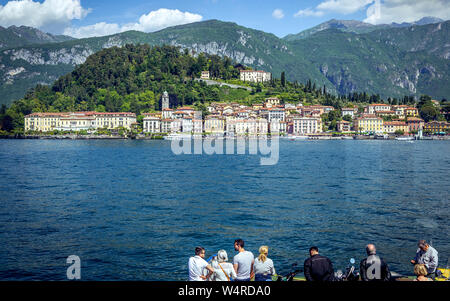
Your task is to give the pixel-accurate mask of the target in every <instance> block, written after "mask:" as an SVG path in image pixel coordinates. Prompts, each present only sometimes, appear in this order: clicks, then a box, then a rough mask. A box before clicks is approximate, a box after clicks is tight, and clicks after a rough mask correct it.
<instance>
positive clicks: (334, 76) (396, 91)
mask: <svg viewBox="0 0 450 301" xmlns="http://www.w3.org/2000/svg"><path fill="white" fill-rule="evenodd" d="M330 22H331V21H330ZM449 26H450V21H447V22H441V23H438V24H429V25H423V26H417V25H414V26H411V27H400V28H391V27H390V28H382V29H380V28H377V29H376V30H371V31H369V32H365V33H359V34H356V33H353V32H347V31H345V30H342V29H340V28H332V29H326V30H321V31H318V32H316V33H315V34H313V35H311V36H309V37H307V38H303V39H299V40H293V41H286V40H284V39H279V38H278V37H276V36H275V35H273V34H269V33H265V32H262V31H258V30H254V29H250V28H245V27H243V26H239V25H237V24H235V23H230V22H221V21H217V20H210V21H204V22H198V23H192V24H187V25H180V26H175V27H171V28H166V29H164V30H161V31H158V32H154V33H142V32H137V31H130V32H124V33H120V34H116V35H112V36H106V37H97V38H88V39H79V40H69V41H64V42H60V43H50V44H42V45H31V46H24V47H16V48H12V49H4V50H0V103H10V102H11V101H12V100H13V99H17V98H20V97H22V96H23V95H24V94H25V92H26V90H27V89H29V88H31V87H33V86H34V85H36V84H37V83H42V84H51V83H53V82H54V81H55V80H56V79H57V78H58V77H59V76H61V75H64V74H66V73H67V72H70V71H72V70H73V69H74V67H75V66H76V65H79V64H81V63H83V62H84V61H85V60H86V58H87V57H88V56H89V55H91V54H93V53H95V52H97V51H99V50H101V49H103V48H109V47H112V46H123V45H125V44H149V45H163V44H168V45H173V46H180V47H181V48H185V49H189V50H190V51H191V52H195V53H199V52H206V53H208V54H218V55H220V56H228V57H230V58H232V59H233V60H235V61H236V62H239V63H243V64H246V65H249V66H252V67H254V68H257V69H263V70H266V71H270V72H273V74H274V76H275V77H279V75H280V73H281V72H282V71H286V76H287V78H288V79H289V80H290V81H295V80H298V81H301V82H306V80H308V79H312V80H313V81H314V82H316V84H318V85H326V86H327V88H328V91H329V92H334V93H337V92H338V93H341V94H347V93H350V92H355V91H361V92H362V91H366V92H368V93H372V94H377V93H378V94H380V95H381V96H382V97H389V96H390V97H401V96H403V95H417V96H419V95H420V94H421V93H427V94H430V95H431V96H433V97H435V98H443V97H447V98H448V97H449V95H450V85H449V78H448V74H449V73H450V72H449V71H450V66H449V46H450V41H449V37H450V35H449ZM360 28H361V30H362V31H365V29H364V27H360Z"/></svg>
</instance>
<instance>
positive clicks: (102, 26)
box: [64, 22, 121, 38]
mask: <svg viewBox="0 0 450 301" xmlns="http://www.w3.org/2000/svg"><path fill="white" fill-rule="evenodd" d="M120 31H121V29H120V26H119V25H117V24H111V23H105V22H100V23H96V24H94V25H88V26H83V27H79V28H72V27H68V28H66V29H65V30H64V34H65V35H68V36H71V37H74V38H90V37H101V36H108V35H112V34H115V33H118V32H120Z"/></svg>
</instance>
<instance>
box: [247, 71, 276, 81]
mask: <svg viewBox="0 0 450 301" xmlns="http://www.w3.org/2000/svg"><path fill="white" fill-rule="evenodd" d="M240 79H241V81H244V82H252V83H262V82H268V81H270V80H271V79H272V74H271V73H270V72H265V71H254V70H241V71H240Z"/></svg>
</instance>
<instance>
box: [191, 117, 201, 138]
mask: <svg viewBox="0 0 450 301" xmlns="http://www.w3.org/2000/svg"><path fill="white" fill-rule="evenodd" d="M192 124H193V133H194V134H202V133H203V120H202V119H193V120H192Z"/></svg>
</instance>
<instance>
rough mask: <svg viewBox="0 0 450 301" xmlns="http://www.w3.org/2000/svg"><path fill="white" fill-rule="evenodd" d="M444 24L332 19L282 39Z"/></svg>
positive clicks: (432, 20) (428, 19) (434, 20)
mask: <svg viewBox="0 0 450 301" xmlns="http://www.w3.org/2000/svg"><path fill="white" fill-rule="evenodd" d="M441 22H444V20H442V19H439V18H433V17H425V18H422V19H420V20H419V21H416V22H412V23H406V22H405V23H401V24H398V23H391V24H380V25H373V24H370V23H365V22H361V21H356V20H336V19H332V20H330V21H327V22H324V23H321V24H319V25H317V26H314V27H313V28H310V29H307V30H304V31H302V32H299V33H297V34H289V35H287V36H285V37H284V38H283V39H284V40H286V41H295V40H300V39H304V38H307V37H310V36H311V35H313V34H315V33H317V32H320V31H323V30H327V29H338V30H341V31H344V32H353V33H358V34H360V33H368V32H371V31H374V30H378V29H387V28H401V27H411V26H414V25H428V24H435V23H441Z"/></svg>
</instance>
